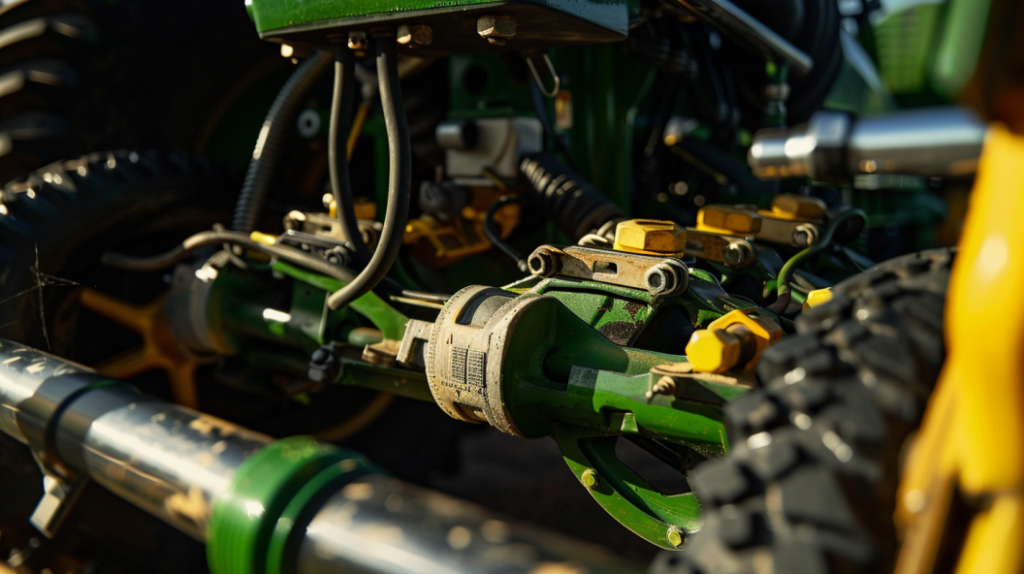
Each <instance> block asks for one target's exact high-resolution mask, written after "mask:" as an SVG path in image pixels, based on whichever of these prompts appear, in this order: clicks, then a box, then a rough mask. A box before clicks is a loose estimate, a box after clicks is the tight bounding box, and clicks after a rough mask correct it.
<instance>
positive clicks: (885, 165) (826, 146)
mask: <svg viewBox="0 0 1024 574" xmlns="http://www.w3.org/2000/svg"><path fill="white" fill-rule="evenodd" d="M987 131H988V125H987V124H986V123H985V122H984V121H982V120H981V119H980V118H979V117H978V116H977V114H975V113H974V112H973V111H971V110H969V109H967V108H960V107H936V108H921V109H914V110H903V111H899V112H894V113H890V114H885V115H880V116H873V117H869V118H863V119H854V118H853V117H851V116H850V115H848V114H845V113H842V112H834V111H818V112H815V113H814V115H812V116H811V119H810V120H809V121H808V122H807V123H806V124H801V125H798V126H795V127H792V128H767V129H763V130H760V131H758V132H757V133H756V134H754V141H753V144H752V145H751V146H750V152H749V154H748V156H747V162H748V163H749V164H750V168H751V169H752V170H753V171H754V175H756V176H757V177H760V178H762V179H773V178H784V177H809V178H811V179H813V180H816V181H837V182H842V181H848V180H850V179H852V178H853V177H855V176H858V175H870V174H907V175H918V176H921V177H956V176H965V175H970V174H972V173H974V171H975V170H976V169H977V164H978V158H979V157H980V155H981V147H982V144H983V143H984V141H985V134H986V133H987Z"/></svg>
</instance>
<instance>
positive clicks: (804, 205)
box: [772, 193, 827, 221]
mask: <svg viewBox="0 0 1024 574" xmlns="http://www.w3.org/2000/svg"><path fill="white" fill-rule="evenodd" d="M772 214H774V215H776V216H778V217H782V218H785V219H804V220H815V221H819V220H824V219H825V217H826V215H827V211H826V206H825V202H824V201H822V200H820V199H818V198H817V197H810V196H808V195H795V194H792V193H782V194H779V195H776V196H775V198H773V199H772Z"/></svg>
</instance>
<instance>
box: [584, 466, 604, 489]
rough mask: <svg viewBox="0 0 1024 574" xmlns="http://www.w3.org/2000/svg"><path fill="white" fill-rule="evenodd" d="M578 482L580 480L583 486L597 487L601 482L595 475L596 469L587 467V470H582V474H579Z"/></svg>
mask: <svg viewBox="0 0 1024 574" xmlns="http://www.w3.org/2000/svg"><path fill="white" fill-rule="evenodd" d="M580 482H582V483H583V486H585V487H587V488H597V487H598V486H599V485H600V483H601V479H600V477H599V476H598V475H597V471H596V470H594V469H592V468H588V469H587V470H584V471H583V474H582V475H581V476H580Z"/></svg>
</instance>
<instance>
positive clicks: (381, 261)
mask: <svg viewBox="0 0 1024 574" xmlns="http://www.w3.org/2000/svg"><path fill="white" fill-rule="evenodd" d="M376 43H377V81H378V84H379V86H380V103H381V108H382V110H383V112H384V123H385V125H386V126H387V131H388V145H389V147H390V151H391V153H390V158H389V159H390V161H389V163H390V165H389V167H388V176H389V181H388V208H387V212H386V213H385V215H384V229H383V230H382V231H381V238H380V243H379V244H378V245H377V249H376V250H374V252H373V257H372V258H370V262H369V263H367V265H366V267H365V268H364V269H363V270H362V271H360V272H359V275H358V276H356V278H355V279H354V280H353V281H352V282H351V283H349V284H348V285H345V286H344V287H342V288H341V289H339V290H338V291H336V292H335V293H332V294H331V296H330V297H328V298H327V305H328V306H329V307H330V308H331V309H340V308H341V307H344V306H346V305H348V304H349V303H351V302H352V301H355V300H356V299H358V298H359V297H362V296H363V295H364V294H365V293H366V292H368V291H369V290H371V289H373V288H374V287H376V286H377V284H378V283H380V281H381V279H383V278H384V275H386V274H387V272H388V270H390V269H391V266H392V265H394V263H395V259H396V258H397V257H398V251H399V249H401V247H402V239H403V236H404V233H405V225H406V223H407V222H408V220H409V198H410V197H411V195H412V144H411V142H410V140H409V123H408V120H407V119H406V117H405V106H404V105H403V103H402V90H401V87H400V86H399V79H398V58H397V56H396V54H395V39H394V38H378V39H377V41H376Z"/></svg>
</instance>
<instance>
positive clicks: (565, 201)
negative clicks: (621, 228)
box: [519, 153, 626, 242]
mask: <svg viewBox="0 0 1024 574" xmlns="http://www.w3.org/2000/svg"><path fill="white" fill-rule="evenodd" d="M519 171H520V173H522V174H523V175H524V176H525V177H526V179H527V180H528V181H529V182H530V185H531V186H532V187H533V189H534V191H536V192H537V199H538V200H539V203H540V206H539V207H540V209H541V210H542V212H543V213H544V214H546V216H547V217H548V218H549V219H551V220H552V221H553V222H554V223H555V225H556V226H557V227H558V229H559V230H560V231H562V233H565V234H566V235H568V236H569V237H571V238H572V240H573V241H574V242H575V241H579V240H580V239H582V238H583V237H584V236H585V235H588V234H591V233H594V232H595V231H596V230H599V229H601V228H605V229H611V230H612V232H614V226H609V225H608V224H609V223H611V222H615V221H618V220H624V219H625V218H626V214H624V213H623V212H622V210H621V209H619V207H618V206H617V205H615V204H614V203H612V202H611V200H610V199H608V198H607V197H605V196H604V195H602V194H601V192H599V191H597V189H595V188H594V187H593V186H592V185H590V183H588V182H587V181H586V180H585V179H583V178H582V177H580V176H579V175H577V174H576V173H574V172H573V171H572V170H571V169H569V168H568V167H566V165H565V164H563V163H562V162H560V161H558V159H556V158H555V157H554V156H552V155H551V154H548V153H539V154H535V155H532V156H528V157H525V158H523V161H522V162H521V163H520V164H519Z"/></svg>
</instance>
